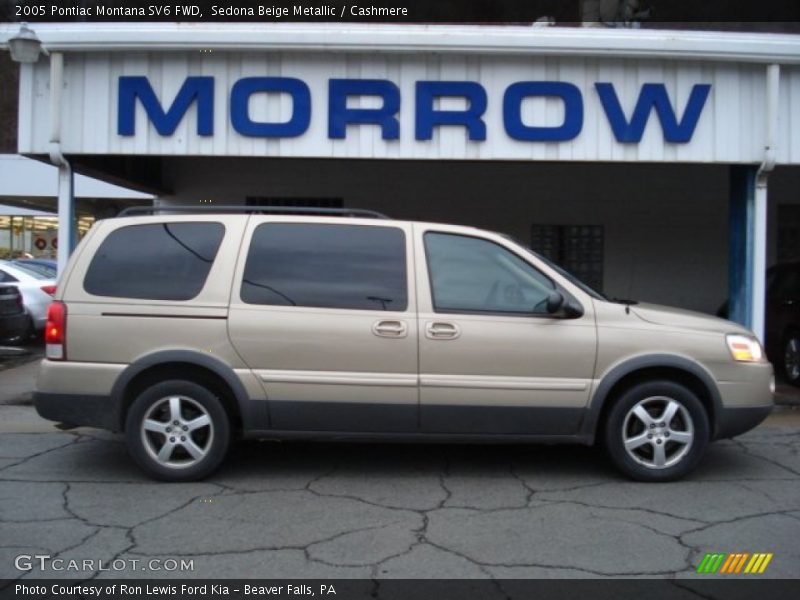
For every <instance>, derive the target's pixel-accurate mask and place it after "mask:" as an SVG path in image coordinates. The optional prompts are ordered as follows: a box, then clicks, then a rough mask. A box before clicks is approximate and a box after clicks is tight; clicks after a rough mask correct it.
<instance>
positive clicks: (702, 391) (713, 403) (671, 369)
mask: <svg viewBox="0 0 800 600" xmlns="http://www.w3.org/2000/svg"><path fill="white" fill-rule="evenodd" d="M654 379H667V380H670V381H674V382H675V383H679V384H681V385H684V386H685V387H687V388H688V389H690V390H691V391H692V392H693V393H694V394H695V395H696V396H697V397H698V399H699V400H700V402H701V403H702V404H703V406H704V407H705V409H706V411H707V412H708V420H709V424H710V426H711V437H712V439H714V438H715V437H716V433H717V420H718V419H717V417H718V415H720V414H721V410H722V399H721V397H720V394H719V389H718V388H717V384H716V382H715V381H714V377H713V376H712V375H711V373H709V372H708V370H706V368H705V367H703V366H702V365H700V364H698V363H697V362H695V361H693V360H691V359H688V358H686V357H683V356H677V355H671V354H651V355H646V356H637V357H634V358H631V359H629V360H626V361H625V362H623V363H621V364H619V365H617V366H615V367H614V368H612V369H611V370H610V371H609V372H608V373H606V374H605V375H604V376H603V378H602V379H601V381H600V383H599V384H598V385H597V387H596V388H595V390H594V393H593V394H592V397H591V400H590V402H589V408H588V410H587V413H586V419H585V421H584V424H583V427H582V434H583V435H584V436H586V437H588V438H590V439H592V440H594V439H595V438H596V436H597V433H598V431H599V428H600V427H602V424H603V422H604V419H605V418H606V415H607V414H608V411H609V409H610V408H611V406H612V405H613V403H614V399H615V398H618V397H619V395H620V394H621V393H623V392H624V391H625V390H627V389H629V388H630V387H632V386H634V385H636V384H638V383H641V382H643V381H651V380H654Z"/></svg>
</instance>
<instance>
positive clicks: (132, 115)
mask: <svg viewBox="0 0 800 600" xmlns="http://www.w3.org/2000/svg"><path fill="white" fill-rule="evenodd" d="M137 98H138V99H139V101H140V102H141V103H142V106H143V107H144V111H145V112H146V113H147V117H148V118H149V119H150V122H151V123H152V124H153V127H155V128H156V131H157V132H158V133H159V134H160V135H172V134H173V133H175V129H176V128H177V127H178V124H179V123H180V122H181V119H183V117H184V115H185V114H186V111H187V110H189V107H190V106H191V105H192V103H193V102H194V101H195V100H197V134H198V135H213V134H214V78H213V77H187V78H186V81H185V82H184V83H183V85H182V86H181V89H180V90H178V94H177V95H176V96H175V99H174V100H173V101H172V105H171V106H170V107H169V109H168V110H167V111H164V109H163V108H162V106H161V103H160V102H159V100H158V98H156V95H155V92H153V88H152V87H150V82H149V81H148V80H147V77H140V76H137V77H120V78H119V102H118V105H117V106H118V108H119V112H118V114H117V133H118V134H119V135H135V134H136V99H137Z"/></svg>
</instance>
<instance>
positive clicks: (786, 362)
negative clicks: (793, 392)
mask: <svg viewBox="0 0 800 600" xmlns="http://www.w3.org/2000/svg"><path fill="white" fill-rule="evenodd" d="M782 358H783V362H782V363H781V371H782V372H783V376H784V377H785V378H786V383H790V384H791V385H794V386H800V333H798V332H797V331H792V332H790V333H789V334H787V335H786V337H785V338H784V342H783V357H782Z"/></svg>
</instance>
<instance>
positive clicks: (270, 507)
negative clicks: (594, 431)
mask: <svg viewBox="0 0 800 600" xmlns="http://www.w3.org/2000/svg"><path fill="white" fill-rule="evenodd" d="M8 374H9V373H8V372H6V373H2V374H0V375H3V376H4V377H5V376H7V375H8ZM0 383H2V382H0ZM0 387H2V385H0ZM798 431H800V411H798V410H797V409H796V408H791V407H782V408H780V409H779V410H778V411H777V412H776V413H775V414H774V415H773V416H771V417H770V418H769V419H768V420H767V422H765V424H764V425H762V426H761V427H759V428H757V429H756V430H754V431H753V432H750V433H748V434H746V435H744V436H741V437H739V438H737V439H735V440H732V441H722V442H717V443H715V444H713V445H712V447H711V449H710V451H709V453H708V456H707V458H706V459H705V461H704V462H703V463H702V465H701V467H700V468H699V469H698V470H697V471H696V472H695V473H694V474H693V475H692V476H691V477H689V478H687V479H686V480H683V481H680V482H675V483H669V484H643V483H634V482H631V481H628V480H626V479H624V478H623V477H621V476H620V475H618V474H617V472H616V471H615V470H614V469H613V468H612V467H611V466H610V465H609V463H608V462H607V461H606V459H605V458H604V457H603V456H602V454H601V453H600V452H598V451H597V450H594V449H591V448H583V447H566V446H564V447H561V446H520V445H512V446H479V445H467V446H455V445H454V446H446V445H359V444H327V443H326V444H310V443H278V442H247V443H239V444H236V445H235V446H234V448H233V450H232V452H231V455H230V457H229V458H228V460H227V461H226V462H225V463H224V464H223V465H222V467H221V469H220V470H219V472H218V473H216V474H215V475H214V476H213V477H211V478H210V479H208V480H207V481H204V482H200V483H191V484H165V483H157V482H153V481H151V480H149V479H147V478H146V477H145V476H144V475H143V474H142V473H141V472H140V471H139V470H138V469H137V468H136V467H135V466H134V465H133V463H132V461H131V460H130V459H129V457H128V456H127V453H126V450H125V447H124V444H123V443H122V440H121V437H120V436H118V435H114V434H110V433H105V432H102V431H99V430H94V429H89V428H80V429H74V430H70V431H61V430H59V429H57V428H56V427H55V426H54V424H52V423H49V422H47V421H45V420H43V419H41V418H39V417H38V416H37V415H36V413H35V411H34V410H33V408H32V407H31V406H29V405H28V403H26V402H17V403H15V402H11V403H6V404H4V405H0V531H2V536H0V578H18V577H26V578H39V577H81V578H87V577H100V578H107V577H115V578H116V577H157V578H160V577H178V578H181V579H185V578H190V577H271V578H286V579H292V578H322V579H324V578H529V577H570V578H573V577H575V578H581V577H664V578H672V577H679V578H684V577H686V578H702V577H706V578H707V577H713V576H710V575H698V574H696V573H695V571H696V569H697V566H698V564H699V563H700V561H701V560H702V558H703V556H704V555H705V553H707V552H723V553H734V552H750V553H752V552H765V553H773V555H774V556H773V558H772V560H771V562H770V563H769V566H768V568H767V569H766V570H765V572H764V574H763V575H758V576H755V577H772V578H779V577H784V578H785V577H797V576H798V568H797V565H798V564H800V453H799V452H798V451H799V450H800V435H798ZM33 555H46V556H49V557H50V559H65V562H62V563H55V562H53V561H52V560H50V559H47V560H46V561H43V562H42V563H40V564H37V563H36V562H35V561H34V562H33V564H32V567H33V569H32V570H24V569H23V570H19V569H17V568H16V567H17V566H22V567H23V568H24V567H25V566H26V565H25V559H24V558H23V559H22V562H21V563H20V560H19V559H18V558H17V557H20V556H22V557H26V556H33ZM73 559H74V560H75V561H78V562H73V563H70V562H69V561H70V560H73ZM86 560H89V561H91V562H90V563H85V562H83V561H86ZM180 561H184V562H183V564H181V562H180ZM15 562H16V563H17V565H16V566H15ZM56 564H58V565H59V566H60V567H61V570H55V569H54V566H55V565H56ZM75 565H77V568H76V569H75V570H71V569H70V567H71V566H75ZM42 566H44V569H42ZM750 577H754V576H750Z"/></svg>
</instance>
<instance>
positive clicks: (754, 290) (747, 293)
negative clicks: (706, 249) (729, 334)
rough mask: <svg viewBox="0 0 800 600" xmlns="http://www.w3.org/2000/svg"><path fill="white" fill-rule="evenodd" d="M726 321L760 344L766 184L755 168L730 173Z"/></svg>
mask: <svg viewBox="0 0 800 600" xmlns="http://www.w3.org/2000/svg"><path fill="white" fill-rule="evenodd" d="M730 195H731V197H730V241H729V261H728V318H729V319H730V320H731V321H736V322H737V323H741V324H742V325H744V326H745V327H747V328H749V329H752V330H753V332H754V333H755V334H756V336H757V337H758V339H759V340H761V341H762V342H763V341H764V320H765V314H764V313H765V296H766V271H767V184H766V178H765V177H763V178H762V177H759V176H758V167H755V166H733V167H731V172H730Z"/></svg>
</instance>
